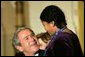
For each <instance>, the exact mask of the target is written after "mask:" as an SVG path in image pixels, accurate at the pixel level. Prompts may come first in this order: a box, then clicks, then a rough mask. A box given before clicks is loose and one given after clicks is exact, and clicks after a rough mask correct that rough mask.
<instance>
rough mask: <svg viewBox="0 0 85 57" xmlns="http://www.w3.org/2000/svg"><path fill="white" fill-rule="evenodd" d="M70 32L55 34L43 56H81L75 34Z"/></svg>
mask: <svg viewBox="0 0 85 57" xmlns="http://www.w3.org/2000/svg"><path fill="white" fill-rule="evenodd" d="M70 32H71V33H68V32H61V31H59V32H58V35H56V34H55V35H54V36H53V38H52V39H51V41H50V43H49V44H48V46H47V47H46V50H45V56H83V54H82V50H81V47H80V43H79V40H78V37H77V35H76V34H74V33H73V32H72V31H70Z"/></svg>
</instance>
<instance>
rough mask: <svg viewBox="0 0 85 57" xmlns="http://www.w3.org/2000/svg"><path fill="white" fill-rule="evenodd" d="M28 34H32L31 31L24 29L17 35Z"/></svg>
mask: <svg viewBox="0 0 85 57" xmlns="http://www.w3.org/2000/svg"><path fill="white" fill-rule="evenodd" d="M30 34H32V32H31V31H30V30H29V29H24V30H21V31H20V32H19V33H18V36H26V35H30Z"/></svg>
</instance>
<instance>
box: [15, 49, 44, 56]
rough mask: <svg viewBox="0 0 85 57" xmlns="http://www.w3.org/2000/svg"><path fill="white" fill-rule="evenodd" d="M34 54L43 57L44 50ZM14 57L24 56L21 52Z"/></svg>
mask: <svg viewBox="0 0 85 57" xmlns="http://www.w3.org/2000/svg"><path fill="white" fill-rule="evenodd" d="M36 53H39V56H43V54H44V50H39V51H37V52H36ZM15 56H25V55H24V54H23V52H19V53H16V54H15Z"/></svg>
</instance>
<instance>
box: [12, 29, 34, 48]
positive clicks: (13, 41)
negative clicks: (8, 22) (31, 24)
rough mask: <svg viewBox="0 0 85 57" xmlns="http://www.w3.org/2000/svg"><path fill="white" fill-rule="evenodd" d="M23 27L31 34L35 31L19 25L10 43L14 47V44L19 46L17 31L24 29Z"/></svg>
mask: <svg viewBox="0 0 85 57" xmlns="http://www.w3.org/2000/svg"><path fill="white" fill-rule="evenodd" d="M25 29H28V30H30V31H31V32H32V34H34V35H35V33H34V32H33V30H32V29H30V28H27V27H19V28H18V29H17V30H16V32H15V33H14V36H13V39H12V44H13V46H14V47H15V46H21V44H20V42H19V40H18V33H19V32H20V31H22V30H25Z"/></svg>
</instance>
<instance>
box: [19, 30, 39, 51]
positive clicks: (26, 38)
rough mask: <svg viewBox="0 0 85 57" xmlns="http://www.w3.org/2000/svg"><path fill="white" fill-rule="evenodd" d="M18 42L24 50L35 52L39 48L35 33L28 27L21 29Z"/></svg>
mask: <svg viewBox="0 0 85 57" xmlns="http://www.w3.org/2000/svg"><path fill="white" fill-rule="evenodd" d="M18 38H19V42H20V43H21V47H22V49H23V51H25V52H36V51H38V50H39V46H38V44H37V39H36V37H35V35H33V34H32V32H31V31H30V30H28V29H25V30H22V31H20V32H19V34H18Z"/></svg>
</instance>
